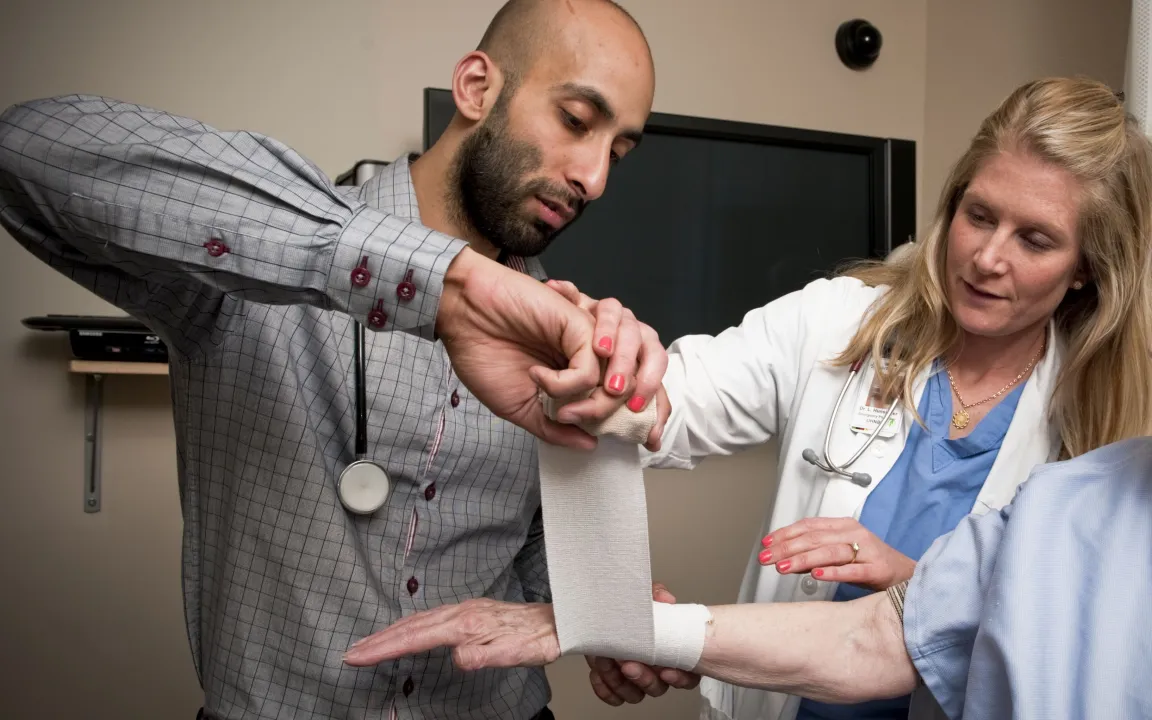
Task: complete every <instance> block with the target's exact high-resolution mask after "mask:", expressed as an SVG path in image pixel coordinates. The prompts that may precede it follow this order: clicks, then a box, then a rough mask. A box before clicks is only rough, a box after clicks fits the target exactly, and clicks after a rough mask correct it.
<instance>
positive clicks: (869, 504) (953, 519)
mask: <svg viewBox="0 0 1152 720" xmlns="http://www.w3.org/2000/svg"><path fill="white" fill-rule="evenodd" d="M1025 384H1026V383H1021V384H1020V385H1017V386H1016V387H1015V388H1014V389H1013V390H1012V391H1011V392H1010V393H1009V394H1008V395H1007V396H1005V397H1004V399H1003V400H1001V401H1000V403H999V404H998V405H996V406H995V407H994V408H992V411H991V412H989V413H988V414H987V415H986V416H985V417H984V419H983V420H981V421H980V422H979V424H977V425H976V427H975V429H973V431H972V432H971V433H970V434H969V435H968V436H967V437H963V438H959V439H956V440H951V439H949V438H948V432H949V428H950V427H951V423H952V388H951V385H949V383H948V376H947V374H945V373H944V372H942V371H940V370H939V369H938V368H937V369H935V371H934V372H933V373H932V375H931V376H930V377H929V379H928V385H927V387H926V388H925V389H924V395H923V396H922V397H921V399H920V407H919V411H920V416H921V417H922V418H924V422H925V424H926V425H927V426H928V429H927V432H926V431H925V430H924V428H923V427H921V426H920V424H919V423H913V425H912V427H911V429H910V431H909V433H908V440H907V443H906V444H905V446H904V450H903V452H901V453H900V457H899V458H898V459H897V460H896V464H895V465H893V466H892V469H891V470H890V471H889V472H888V474H887V475H885V476H884V479H883V480H881V481H880V483H879V484H878V485H877V486H876V489H875V490H873V491H872V492H871V493H870V494H869V495H868V499H867V500H865V502H864V508H863V510H862V511H861V513H860V524H861V525H863V526H864V527H866V528H867V529H868V530H870V531H872V532H873V533H874V534H875V535H876V536H877V537H878V538H880V539H881V540H883V541H884V542H885V543H887V544H888V545H890V546H892V547H893V548H895V549H896V550H898V551H900V552H901V553H903V554H904V555H907V556H908V557H910V558H912V559H913V560H917V561H919V560H920V558H921V557H922V556H923V555H924V553H925V551H927V550H928V548H929V547H930V546H931V545H932V543H933V542H934V541H935V540H936V539H937V538H939V537H940V536H941V535H945V534H947V533H949V532H952V530H954V529H955V528H956V526H957V525H958V524H959V523H960V521H961V520H963V519H964V517H965V516H966V515H968V514H969V513H970V512H971V511H972V506H973V505H974V504H975V503H976V497H977V496H978V495H979V494H980V488H981V487H983V486H984V481H985V479H987V477H988V473H989V472H990V471H991V469H992V463H993V462H995V460H996V454H997V452H998V451H999V449H1000V444H1001V443H1002V442H1003V441H1004V436H1005V434H1007V432H1008V426H1009V425H1010V424H1011V423H1012V416H1013V415H1014V414H1015V412H1016V405H1017V403H1018V402H1019V400H1020V392H1021V391H1022V389H1023V388H1024V385H1025ZM870 592H871V591H870V590H865V589H863V588H859V587H857V586H855V585H848V584H846V583H842V584H841V585H840V586H839V587H838V588H837V590H836V594H835V595H834V596H833V598H832V599H833V601H841V600H855V599H856V598H859V597H863V596H865V595H867V594H869V593H870ZM909 700H910V696H908V695H905V696H904V697H900V698H894V699H891V700H877V701H873V702H866V703H858V704H853V705H830V704H826V703H818V702H814V701H810V700H803V701H802V702H801V703H800V711H799V714H798V715H797V716H796V717H797V720H864V719H867V720H878V719H881V718H882V719H884V720H887V719H889V718H891V719H893V720H897V719H898V720H903V719H904V718H907V717H908V703H909Z"/></svg>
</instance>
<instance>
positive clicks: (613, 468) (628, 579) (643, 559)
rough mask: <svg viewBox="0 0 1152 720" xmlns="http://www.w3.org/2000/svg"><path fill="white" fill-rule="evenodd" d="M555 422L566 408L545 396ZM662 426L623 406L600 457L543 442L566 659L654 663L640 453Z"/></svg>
mask: <svg viewBox="0 0 1152 720" xmlns="http://www.w3.org/2000/svg"><path fill="white" fill-rule="evenodd" d="M541 400H542V402H543V406H544V412H545V414H546V415H547V416H548V417H550V418H553V419H555V417H556V411H557V410H559V408H560V407H561V406H562V405H564V404H565V403H564V402H561V401H557V400H553V399H552V398H549V397H547V396H542V397H541ZM655 422H656V404H655V403H654V402H653V403H650V404H649V406H648V408H646V409H645V410H644V411H643V412H641V413H634V412H632V411H631V410H629V409H628V408H626V407H621V408H620V409H619V410H618V411H617V412H616V413H615V414H613V415H612V416H610V417H609V418H607V419H606V420H605V421H604V422H603V423H601V424H599V425H597V426H587V425H583V426H582V427H583V429H584V430H585V431H586V432H588V433H589V434H591V435H595V436H597V438H598V441H597V443H598V444H597V447H596V449H595V450H594V451H591V452H589V451H586V450H573V449H570V448H566V447H560V446H558V445H550V444H548V443H545V442H539V443H537V446H538V448H539V456H540V498H541V503H542V505H543V513H544V547H545V549H546V553H547V557H548V577H549V584H550V585H551V587H552V608H553V611H554V612H555V616H556V633H557V635H558V637H559V639H560V652H561V653H562V654H565V655H568V654H580V655H602V656H605V657H612V658H619V659H629V660H639V661H641V662H648V663H651V662H652V661H653V658H654V657H655V637H654V633H655V630H654V626H653V617H652V562H651V559H650V556H649V551H648V510H647V502H646V498H645V496H644V473H643V470H642V468H641V467H640V448H639V444H640V443H643V442H645V441H646V439H647V437H648V433H649V432H650V431H651V429H652V427H653V426H654V425H655Z"/></svg>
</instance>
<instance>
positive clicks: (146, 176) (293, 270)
mask: <svg viewBox="0 0 1152 720" xmlns="http://www.w3.org/2000/svg"><path fill="white" fill-rule="evenodd" d="M0 223H2V224H3V226H4V227H5V228H7V229H8V230H9V231H10V232H11V233H12V234H13V235H14V236H15V237H16V239H17V240H18V241H19V242H21V243H22V244H23V245H24V246H25V247H27V248H29V250H31V251H32V252H34V253H36V254H37V255H38V256H39V257H41V258H43V259H44V260H46V261H48V262H49V263H50V264H51V265H52V266H53V267H56V268H59V269H60V270H61V271H62V272H66V273H67V274H69V275H70V276H71V277H74V278H75V279H76V280H77V281H78V282H81V283H82V284H84V285H85V286H86V287H88V288H89V289H91V290H94V291H99V290H101V289H102V288H107V287H109V286H111V287H120V286H122V285H124V284H126V283H127V284H131V285H133V286H134V289H133V291H132V292H127V293H124V294H123V295H124V296H123V297H121V296H109V294H108V293H104V295H103V296H104V297H105V298H106V299H109V300H111V301H113V302H116V304H118V305H120V306H122V307H125V308H129V307H131V306H132V303H134V302H135V303H139V298H140V297H144V296H148V295H150V294H154V293H157V292H167V293H168V294H171V291H170V290H169V289H170V288H175V290H176V292H177V293H178V295H177V296H176V297H175V298H171V297H169V298H167V303H166V304H167V305H168V306H174V307H175V308H177V310H176V311H173V312H170V313H167V314H165V313H160V315H161V316H160V317H157V318H153V319H154V320H158V321H159V323H160V324H161V325H170V326H172V328H173V329H174V330H179V331H183V330H184V325H185V321H184V315H185V314H186V313H184V312H182V311H181V309H182V308H183V307H185V306H186V305H189V304H192V303H194V302H202V301H203V298H204V297H206V296H208V297H221V296H223V295H225V294H227V295H229V296H231V297H233V298H242V299H248V300H253V301H256V302H260V303H265V304H275V305H282V304H312V305H316V306H319V307H322V308H324V309H333V310H338V311H341V312H345V313H348V314H349V315H351V316H352V317H354V318H355V319H357V320H359V321H361V322H362V323H364V324H365V325H366V326H367V327H368V328H369V329H370V330H389V331H391V330H400V331H408V332H413V331H416V332H420V333H421V334H423V335H426V336H427V337H431V336H432V331H433V325H434V323H435V321H436V318H437V316H438V304H439V302H440V296H441V289H442V284H443V280H444V275H445V274H446V272H447V270H448V268H449V266H450V264H451V263H452V260H453V259H455V257H456V256H457V254H458V253H460V251H461V250H462V249H463V248H464V247H466V243H465V242H464V241H463V240H459V239H456V238H451V237H448V236H445V235H442V234H439V233H434V232H432V231H431V230H429V229H428V228H425V227H423V226H420V225H419V224H417V223H414V222H412V221H409V220H407V219H403V218H399V217H395V216H393V215H390V214H388V213H384V212H378V211H376V210H373V209H371V208H368V207H365V206H364V204H363V203H360V202H359V201H356V200H353V199H351V198H350V197H349V196H345V195H343V194H341V193H339V192H337V191H336V189H335V188H334V187H333V186H332V184H331V183H330V182H329V181H328V179H327V178H325V177H324V176H323V175H322V174H321V173H320V172H319V171H318V170H317V169H316V168H315V167H314V166H313V165H312V163H310V162H309V161H308V160H306V159H305V158H304V157H302V156H301V155H300V154H299V153H297V152H296V151H294V150H293V149H292V148H289V147H287V146H285V145H283V144H282V143H279V142H277V141H276V140H274V139H272V138H268V137H265V136H262V135H259V134H256V133H251V132H237V131H219V130H216V129H214V128H211V127H209V126H207V125H205V124H203V123H200V122H198V121H196V120H193V119H191V118H185V117H179V116H176V115H172V114H169V113H165V112H162V111H160V110H156V109H152V108H146V107H142V106H139V105H134V104H130V103H124V102H120V101H117V100H114V99H110V98H99V97H91V96H66V97H59V98H47V99H41V100H34V101H30V102H26V103H21V104H19V105H14V106H12V107H10V108H8V109H6V110H4V111H3V112H2V113H0ZM403 283H409V285H410V286H405V287H406V288H407V291H406V292H404V293H402V292H401V285H402V284H403ZM163 304H164V303H161V305H163ZM204 304H207V305H211V303H210V302H209V303H204ZM169 315H171V317H169ZM170 335H179V333H178V332H174V333H170Z"/></svg>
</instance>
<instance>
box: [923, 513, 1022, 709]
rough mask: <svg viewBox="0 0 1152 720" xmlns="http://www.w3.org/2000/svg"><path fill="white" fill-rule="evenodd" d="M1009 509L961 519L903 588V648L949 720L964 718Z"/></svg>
mask: <svg viewBox="0 0 1152 720" xmlns="http://www.w3.org/2000/svg"><path fill="white" fill-rule="evenodd" d="M1011 508H1012V506H1011V505H1009V506H1007V507H1005V508H1004V509H1002V510H999V511H994V512H989V513H987V514H984V515H969V516H968V517H966V518H965V519H964V520H962V521H961V522H960V524H959V525H958V526H957V527H956V529H955V530H953V531H952V532H951V533H949V534H948V535H944V536H942V537H940V538H938V539H937V540H936V541H935V542H934V543H933V544H932V546H931V547H929V549H928V551H927V552H926V553H925V554H924V556H923V557H922V558H921V559H920V562H919V563H917V566H916V573H915V575H913V577H912V581H911V582H910V583H909V584H908V592H907V595H906V596H905V600H904V644H905V647H906V648H907V650H908V655H909V656H910V657H911V658H912V662H913V664H914V665H915V666H916V670H917V672H919V674H920V677H921V678H922V679H923V681H924V684H925V685H926V686H927V688H928V689H929V690H930V691H931V693H932V695H933V696H934V697H935V699H936V702H937V703H938V704H939V705H940V708H941V709H942V710H943V711H944V712H945V713H946V714H947V715H948V717H950V718H958V717H961V716H962V715H963V710H964V696H965V692H966V688H967V685H968V676H969V670H970V664H971V659H972V652H973V646H974V644H975V641H976V636H977V633H978V631H979V629H980V621H981V616H982V614H983V612H984V602H985V598H986V597H987V594H988V590H989V588H990V585H991V583H992V582H993V581H994V578H995V568H996V562H997V559H998V557H999V550H1000V545H1001V542H1002V540H1003V538H1004V532H1005V529H1006V527H1007V523H1008V518H1009V515H1010V514H1011ZM996 581H999V579H998V578H996Z"/></svg>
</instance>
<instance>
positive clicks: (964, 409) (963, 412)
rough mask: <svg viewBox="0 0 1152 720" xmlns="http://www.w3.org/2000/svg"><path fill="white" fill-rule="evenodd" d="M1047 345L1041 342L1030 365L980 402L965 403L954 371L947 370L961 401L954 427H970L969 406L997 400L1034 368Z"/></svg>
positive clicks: (957, 396)
mask: <svg viewBox="0 0 1152 720" xmlns="http://www.w3.org/2000/svg"><path fill="white" fill-rule="evenodd" d="M1047 345H1048V343H1047V341H1045V342H1043V343H1041V344H1040V350H1038V351H1037V352H1036V354H1035V355H1033V356H1032V359H1031V360H1029V361H1028V366H1027V367H1026V368H1024V369H1023V370H1021V371H1020V374H1019V375H1017V376H1016V379H1015V380H1013V381H1012V382H1010V383H1008V384H1007V385H1005V386H1004V387H1002V388H1000V389H999V390H997V391H996V393H995V394H993V395H990V396H988V397H986V398H984V399H983V400H981V401H980V402H974V403H965V402H964V398H963V397H962V396H961V395H960V390H959V389H957V387H956V379H955V378H953V377H952V371H951V370H947V371H946V372H947V373H948V382H949V383H951V385H952V392H954V393H956V399H957V400H959V401H960V409H959V410H957V411H956V412H955V413H953V414H952V427H954V428H956V429H957V430H963V429H964V428H966V427H968V421H969V420H970V419H971V416H970V415H968V408H970V407H976V406H977V405H983V404H984V403H986V402H988V401H989V400H995V399H996V398H998V397H1000V396H1001V395H1003V394H1004V392H1005V391H1007V390H1008V388H1010V387H1012V386H1013V385H1015V384H1016V383H1018V382H1020V378H1022V377H1024V376H1025V375H1027V374H1028V371H1029V370H1031V369H1032V365H1034V364H1035V363H1036V361H1037V360H1038V359H1040V356H1041V355H1042V354H1043V353H1044V348H1045V347H1046V346H1047Z"/></svg>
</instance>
